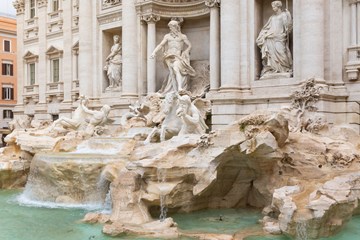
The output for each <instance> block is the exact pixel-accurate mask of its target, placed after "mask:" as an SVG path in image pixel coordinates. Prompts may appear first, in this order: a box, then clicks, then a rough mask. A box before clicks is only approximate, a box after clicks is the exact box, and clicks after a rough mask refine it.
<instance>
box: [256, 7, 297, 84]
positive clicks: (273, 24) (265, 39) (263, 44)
mask: <svg viewBox="0 0 360 240" xmlns="http://www.w3.org/2000/svg"><path fill="white" fill-rule="evenodd" d="M271 6H272V8H273V10H274V12H275V14H274V15H272V16H271V17H270V19H269V20H268V22H267V23H266V24H265V26H264V27H263V28H262V29H261V31H260V33H259V36H258V38H257V39H256V44H257V45H258V46H259V48H260V49H261V59H262V64H263V69H262V71H261V78H264V77H269V76H273V77H275V76H276V75H279V74H282V75H283V74H287V75H288V76H289V77H290V76H291V74H292V57H291V53H290V49H289V42H288V41H289V34H290V32H291V30H292V19H291V15H290V12H289V11H288V10H287V9H285V10H282V3H281V1H273V2H272V3H271Z"/></svg>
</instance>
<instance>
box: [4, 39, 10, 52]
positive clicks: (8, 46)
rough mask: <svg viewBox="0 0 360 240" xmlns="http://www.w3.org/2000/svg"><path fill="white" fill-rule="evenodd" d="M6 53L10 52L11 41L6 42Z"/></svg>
mask: <svg viewBox="0 0 360 240" xmlns="http://www.w3.org/2000/svg"><path fill="white" fill-rule="evenodd" d="M4 52H10V41H7V40H5V41H4Z"/></svg>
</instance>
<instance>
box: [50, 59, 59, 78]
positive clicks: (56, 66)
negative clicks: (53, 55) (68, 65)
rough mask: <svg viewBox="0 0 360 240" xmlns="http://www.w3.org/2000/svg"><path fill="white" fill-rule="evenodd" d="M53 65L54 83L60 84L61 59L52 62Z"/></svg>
mask: <svg viewBox="0 0 360 240" xmlns="http://www.w3.org/2000/svg"><path fill="white" fill-rule="evenodd" d="M51 65H52V67H51V72H52V81H53V82H59V65H60V61H59V59H53V60H51Z"/></svg>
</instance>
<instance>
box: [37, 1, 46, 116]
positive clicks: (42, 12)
mask: <svg viewBox="0 0 360 240" xmlns="http://www.w3.org/2000/svg"><path fill="white" fill-rule="evenodd" d="M37 4H38V5H37V7H38V8H37V12H36V15H37V17H38V19H39V21H38V23H37V24H38V27H39V32H38V37H39V42H38V46H39V64H38V67H37V74H36V75H37V80H39V81H38V83H39V104H40V105H41V104H46V91H47V83H48V81H47V80H48V77H49V76H48V74H47V73H48V70H47V68H46V66H47V61H48V59H47V56H46V51H47V49H46V48H47V44H46V30H47V29H48V28H47V27H46V23H47V1H38V2H37ZM39 107H40V106H39ZM38 110H39V109H38ZM41 111H44V109H41Z"/></svg>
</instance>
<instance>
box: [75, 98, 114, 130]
mask: <svg viewBox="0 0 360 240" xmlns="http://www.w3.org/2000/svg"><path fill="white" fill-rule="evenodd" d="M80 107H81V109H82V110H83V111H84V113H86V114H88V116H87V118H86V122H87V123H88V125H87V127H86V129H85V134H86V135H88V136H92V135H93V134H94V133H95V134H96V132H97V129H98V128H99V127H102V126H104V125H106V124H108V123H111V120H110V119H109V118H108V115H109V113H110V110H111V109H110V106H109V105H106V104H105V105H104V106H102V107H101V109H100V111H98V110H90V109H88V108H87V107H86V106H85V105H84V104H82V103H80ZM100 131H102V130H100Z"/></svg>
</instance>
